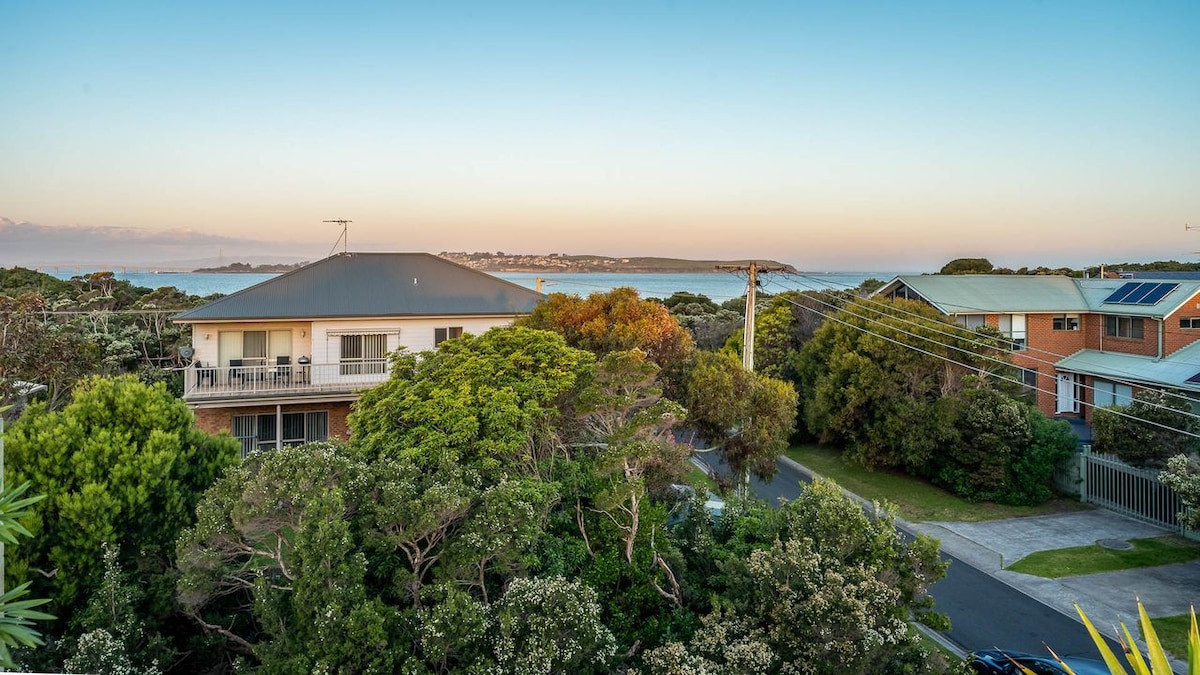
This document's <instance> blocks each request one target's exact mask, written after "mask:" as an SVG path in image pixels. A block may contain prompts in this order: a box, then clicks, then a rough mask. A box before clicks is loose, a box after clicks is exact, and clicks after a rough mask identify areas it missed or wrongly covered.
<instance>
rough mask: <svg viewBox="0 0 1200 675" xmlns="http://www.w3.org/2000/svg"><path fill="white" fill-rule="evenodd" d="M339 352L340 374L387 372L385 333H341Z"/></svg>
mask: <svg viewBox="0 0 1200 675" xmlns="http://www.w3.org/2000/svg"><path fill="white" fill-rule="evenodd" d="M340 354H341V356H340V359H339V361H338V363H339V364H340V367H341V374H342V375H378V374H380V373H384V372H387V335H386V334H384V333H363V334H357V335H342V336H341V352H340Z"/></svg>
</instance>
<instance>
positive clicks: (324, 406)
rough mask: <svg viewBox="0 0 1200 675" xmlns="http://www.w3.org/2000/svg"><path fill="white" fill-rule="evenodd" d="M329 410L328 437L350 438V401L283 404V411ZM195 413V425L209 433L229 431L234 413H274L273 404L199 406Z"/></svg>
mask: <svg viewBox="0 0 1200 675" xmlns="http://www.w3.org/2000/svg"><path fill="white" fill-rule="evenodd" d="M322 410H324V411H328V412H329V438H330V439H331V440H332V439H339V440H346V439H348V438H350V430H349V427H347V425H346V416H347V415H348V414H350V402H349V401H340V402H337V403H297V404H290V405H285V406H283V412H285V413H292V412H319V411H322ZM194 412H195V414H196V426H198V427H200V429H202V430H203V431H206V432H208V433H210V434H220V433H225V434H227V433H230V431H231V430H232V428H233V417H234V415H267V414H274V412H275V406H273V405H260V406H246V407H241V408H199V409H197V410H195V411H194Z"/></svg>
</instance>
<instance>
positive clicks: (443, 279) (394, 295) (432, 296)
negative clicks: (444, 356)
mask: <svg viewBox="0 0 1200 675" xmlns="http://www.w3.org/2000/svg"><path fill="white" fill-rule="evenodd" d="M543 297H544V296H543V295H542V294H541V293H538V292H536V291H532V290H530V289H528V288H525V287H523V286H519V285H517V284H514V283H512V282H509V281H505V280H503V279H499V278H497V277H494V276H492V275H490V274H485V273H483V272H480V271H478V270H473V269H470V268H468V267H464V266H462V265H459V264H457V263H454V262H451V261H449V260H446V259H444V258H439V257H437V256H435V255H430V254H428V253H339V254H337V255H334V256H330V257H328V258H325V259H324V260H318V261H317V262H315V263H313V264H311V265H306V266H304V267H301V268H300V269H297V270H293V271H291V272H288V273H287V274H282V275H280V276H278V277H275V278H273V279H268V280H267V281H264V282H262V283H260V284H257V285H254V286H251V287H250V288H247V289H244V290H241V291H238V292H237V293H234V294H232V295H228V296H226V297H224V298H221V299H219V300H215V301H213V302H210V303H208V304H207V305H203V306H201V307H197V308H196V309H193V310H190V311H187V312H183V313H181V314H178V315H176V316H175V320H176V321H181V322H192V321H222V320H250V319H296V318H312V319H318V318H349V317H376V316H446V315H452V316H453V315H460V316H463V315H465V316H488V315H511V314H528V313H529V312H531V311H533V308H534V306H535V305H537V303H538V302H539V301H540V300H541V299H542V298H543Z"/></svg>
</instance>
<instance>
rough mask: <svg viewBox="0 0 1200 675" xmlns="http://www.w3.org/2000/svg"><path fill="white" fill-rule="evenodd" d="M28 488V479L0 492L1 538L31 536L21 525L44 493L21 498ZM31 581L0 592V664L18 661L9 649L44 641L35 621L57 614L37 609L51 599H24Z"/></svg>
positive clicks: (13, 538)
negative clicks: (22, 520)
mask: <svg viewBox="0 0 1200 675" xmlns="http://www.w3.org/2000/svg"><path fill="white" fill-rule="evenodd" d="M28 489H29V483H28V482H25V483H23V484H21V485H19V486H17V487H16V488H12V489H5V490H3V491H0V540H3V541H6V542H8V543H11V544H15V543H17V536H16V535H21V536H25V537H28V536H31V535H30V533H29V530H27V529H26V528H25V526H24V525H22V524H21V522H20V521H21V519H22V518H25V517H26V516H28V515H29V507H30V506H32V505H34V504H36V503H37V502H39V501H41V500H42V499H43V498H44V497H45V495H37V496H34V497H24V498H23V497H22V495H24V494H25V491H26V490H28ZM28 589H29V583H28V582H26V583H23V584H21V585H20V586H17V587H16V588H14V589H12V590H10V591H8V592H7V593H4V594H0V666H3V667H4V668H13V667H15V664H14V663H13V660H12V654H11V652H10V651H9V650H10V648H12V647H34V646H37V645H40V644H42V637H41V634H40V633H38V631H37V630H36V629H34V628H33V626H34V623H33V622H34V621H47V620H51V619H53V618H54V617H53V616H51V615H49V614H46V613H45V612H39V611H37V610H35V609H34V607H38V606H41V605H44V604H46V603H47V602H50V601H49V600H44V599H30V600H22V599H21V598H23V597H25V594H26V593H28V592H29V591H28Z"/></svg>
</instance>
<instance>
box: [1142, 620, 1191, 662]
mask: <svg viewBox="0 0 1200 675" xmlns="http://www.w3.org/2000/svg"><path fill="white" fill-rule="evenodd" d="M1151 623H1153V624H1154V634H1155V635H1157V636H1158V641H1159V642H1161V643H1162V646H1163V649H1165V650H1167V651H1168V652H1170V653H1171V656H1174V657H1175V658H1177V659H1182V660H1184V661H1186V660H1187V641H1188V631H1189V630H1191V627H1192V617H1191V615H1190V614H1180V615H1179V616H1160V617H1158V618H1154V619H1151ZM1130 628H1132V626H1130Z"/></svg>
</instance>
